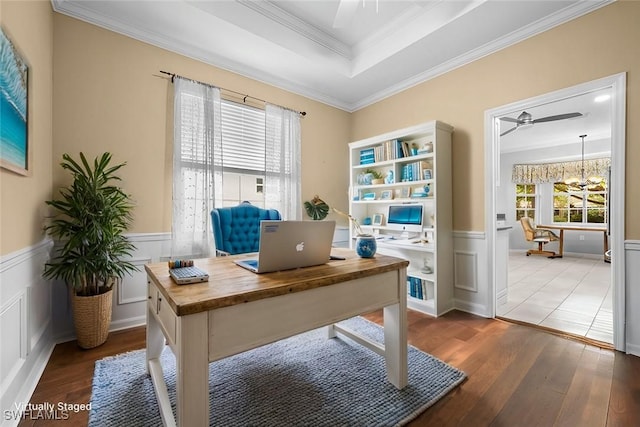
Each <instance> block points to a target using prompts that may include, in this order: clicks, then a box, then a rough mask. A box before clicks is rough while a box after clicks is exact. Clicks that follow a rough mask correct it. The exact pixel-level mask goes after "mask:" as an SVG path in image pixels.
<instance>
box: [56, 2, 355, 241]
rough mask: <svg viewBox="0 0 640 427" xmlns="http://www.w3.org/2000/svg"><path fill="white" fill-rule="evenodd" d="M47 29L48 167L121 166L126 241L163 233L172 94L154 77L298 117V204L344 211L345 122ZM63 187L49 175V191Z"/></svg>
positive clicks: (217, 73) (239, 81)
mask: <svg viewBox="0 0 640 427" xmlns="http://www.w3.org/2000/svg"><path fill="white" fill-rule="evenodd" d="M54 28H55V30H54V46H55V58H54V68H55V76H54V87H55V89H54V107H55V108H54V110H55V113H54V122H55V128H54V138H53V139H54V151H53V154H54V159H59V158H60V157H61V156H62V154H63V153H73V154H74V155H75V154H76V153H78V152H79V151H81V150H82V151H84V152H85V154H88V155H91V156H92V157H94V156H96V155H97V154H98V153H100V152H102V151H105V150H108V151H110V152H112V154H113V157H114V160H115V161H127V166H126V168H125V169H124V171H123V173H122V176H123V179H124V182H123V187H124V188H125V190H126V191H128V192H129V193H130V194H131V195H132V196H133V199H134V200H135V202H136V203H137V208H136V210H135V213H134V215H135V221H134V225H133V228H132V229H131V231H132V232H140V233H148V232H166V231H170V229H171V217H170V215H171V160H170V159H171V152H170V149H171V134H170V131H168V129H170V126H169V123H170V122H167V119H168V118H170V117H171V116H172V112H170V111H169V112H167V105H168V100H167V97H168V96H170V94H171V93H172V88H171V84H170V82H169V80H168V79H166V78H160V77H157V75H159V71H160V70H166V71H170V72H173V73H177V74H180V75H183V76H185V77H189V78H192V79H195V80H199V81H202V82H207V83H211V84H214V85H216V86H219V87H223V88H226V89H231V90H234V91H238V92H241V93H247V94H250V95H252V96H254V97H257V98H261V99H266V100H269V101H270V102H272V103H275V104H280V105H284V106H287V107H289V108H292V109H295V110H300V111H306V112H307V115H306V117H304V118H303V119H302V141H303V142H302V200H309V199H311V198H313V195H314V194H320V195H321V196H322V197H323V198H324V199H325V200H326V201H327V202H328V203H331V204H334V205H336V206H338V207H339V208H342V209H346V205H347V192H346V189H345V188H344V186H345V183H346V182H347V181H348V178H347V177H348V161H347V154H348V151H347V147H346V145H345V141H347V140H348V138H349V130H350V129H349V125H350V115H349V114H348V113H346V112H344V111H341V110H338V109H335V108H332V107H328V106H326V105H323V104H321V103H318V102H315V101H311V100H309V99H307V98H304V97H302V96H298V95H294V94H292V93H290V92H287V91H284V90H280V89H278V88H275V87H273V86H269V85H266V84H263V83H260V82H257V81H255V80H251V79H247V78H244V77H241V76H239V75H237V74H233V73H230V72H227V71H224V70H221V69H219V68H216V67H213V66H210V65H207V64H204V63H202V62H199V61H195V60H192V59H189V58H186V57H184V56H180V55H177V54H175V53H172V52H169V51H166V50H163V49H159V48H156V47H153V46H150V45H148V44H145V43H141V42H138V41H135V40H133V39H131V38H128V37H125V36H122V35H119V34H116V33H113V32H110V31H107V30H104V29H101V28H98V27H96V26H93V25H90V24H86V23H83V22H81V21H78V20H75V19H72V18H69V17H66V16H64V15H60V14H55V17H54ZM169 120H170V119H169ZM63 182H64V176H63V173H62V171H61V170H60V169H59V168H56V169H54V185H55V186H58V185H60V183H63Z"/></svg>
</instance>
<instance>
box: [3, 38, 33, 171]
mask: <svg viewBox="0 0 640 427" xmlns="http://www.w3.org/2000/svg"><path fill="white" fill-rule="evenodd" d="M27 75H28V66H27V64H26V63H25V61H24V60H23V59H22V57H21V56H20V54H19V53H18V51H17V50H16V48H15V46H14V45H13V43H11V40H9V38H8V37H7V36H6V34H5V32H4V30H3V29H0V166H2V167H3V168H5V169H9V170H11V171H13V172H17V173H20V174H23V175H27V174H28V171H29V166H30V165H29V144H28V142H29V141H28V138H27Z"/></svg>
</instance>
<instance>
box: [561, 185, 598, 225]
mask: <svg viewBox="0 0 640 427" xmlns="http://www.w3.org/2000/svg"><path fill="white" fill-rule="evenodd" d="M598 179H599V180H600V181H599V182H600V183H602V184H603V185H604V188H603V189H601V190H598V189H592V188H589V187H590V186H589V185H587V186H585V187H584V188H579V187H576V186H575V185H574V186H572V185H571V184H567V183H565V182H554V183H553V190H552V194H551V197H552V210H553V211H552V222H553V223H554V224H568V225H570V224H579V225H606V224H607V222H608V218H609V191H608V188H607V187H608V184H607V182H606V180H605V179H604V178H603V177H598ZM559 185H563V186H566V189H567V191H557V188H558V186H559ZM572 189H573V191H572ZM594 196H596V197H597V196H602V199H603V207H602V208H598V207H594V206H589V204H590V203H595V201H594V200H593V199H592V198H593V197H594ZM558 197H566V198H567V202H566V203H567V204H568V205H569V206H566V205H565V206H564V207H558V205H557V202H556V201H557V198H558ZM572 198H579V199H581V200H582V203H581V204H582V206H581V207H579V208H575V207H574V208H572V207H571V199H572ZM585 200H586V203H585ZM559 210H563V211H567V214H566V216H565V219H566V221H563V220H557V218H558V217H559V216H560V215H559V214H558V213H557V211H559ZM594 211H602V215H598V216H597V217H599V218H602V221H589V219H590V218H593V217H595V216H594V215H591V216H590V215H589V213H590V212H591V213H592V212H594ZM572 212H575V213H574V214H573V215H578V213H579V217H580V221H572V220H571V218H572V216H573V215H572Z"/></svg>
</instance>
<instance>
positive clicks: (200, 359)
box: [176, 312, 209, 427]
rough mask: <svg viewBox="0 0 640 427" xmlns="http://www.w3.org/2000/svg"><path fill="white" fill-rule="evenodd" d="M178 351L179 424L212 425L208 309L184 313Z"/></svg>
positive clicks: (193, 425) (190, 426) (187, 425)
mask: <svg viewBox="0 0 640 427" xmlns="http://www.w3.org/2000/svg"><path fill="white" fill-rule="evenodd" d="M177 321H178V337H177V340H176V341H177V346H176V347H177V348H178V351H177V354H176V393H177V412H178V414H177V415H178V422H177V424H178V426H180V427H205V426H207V427H208V426H209V340H208V335H209V334H208V326H209V325H208V315H207V312H202V313H197V314H190V315H188V316H180V317H178V319H177Z"/></svg>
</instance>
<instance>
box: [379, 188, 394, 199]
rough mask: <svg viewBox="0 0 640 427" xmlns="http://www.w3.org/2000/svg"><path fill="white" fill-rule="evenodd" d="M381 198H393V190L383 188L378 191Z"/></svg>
mask: <svg viewBox="0 0 640 427" xmlns="http://www.w3.org/2000/svg"><path fill="white" fill-rule="evenodd" d="M380 199H381V200H391V199H393V191H392V190H384V191H382V193H380Z"/></svg>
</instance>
